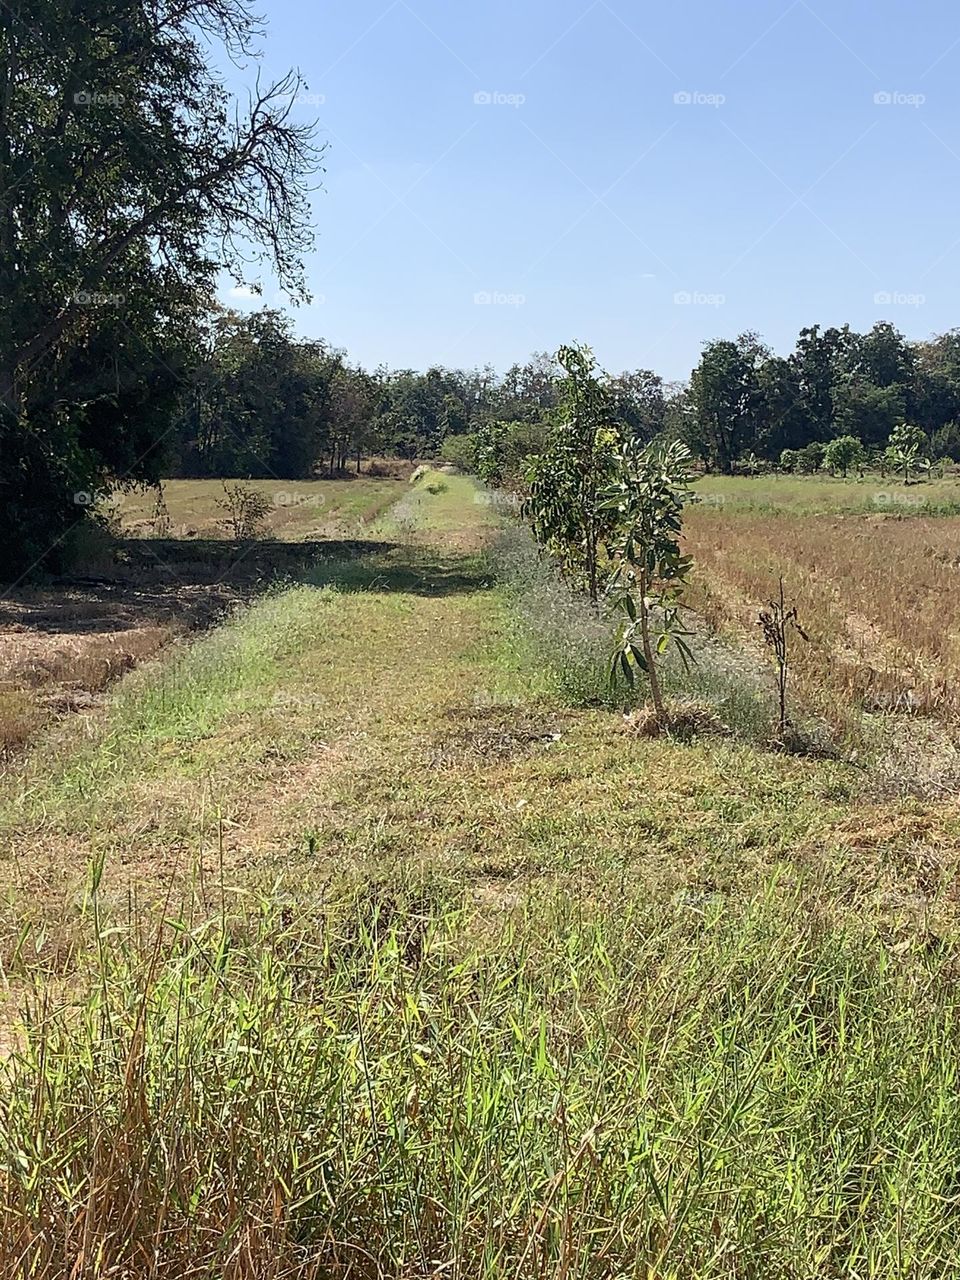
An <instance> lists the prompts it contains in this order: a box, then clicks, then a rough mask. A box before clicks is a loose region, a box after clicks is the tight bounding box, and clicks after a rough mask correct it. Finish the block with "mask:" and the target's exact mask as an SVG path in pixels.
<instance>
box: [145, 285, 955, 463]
mask: <svg viewBox="0 0 960 1280" xmlns="http://www.w3.org/2000/svg"><path fill="white" fill-rule="evenodd" d="M559 375H560V369H559V366H558V365H557V362H556V359H555V357H554V356H553V355H551V354H548V353H545V352H541V353H536V354H534V355H533V356H531V357H530V359H529V360H527V361H526V363H524V364H514V365H512V366H511V367H510V368H509V369H508V370H507V371H506V372H505V373H502V374H499V373H497V372H496V371H495V370H494V369H492V368H490V367H489V366H487V367H484V368H482V369H447V368H443V367H440V366H434V367H431V368H429V369H427V370H426V371H425V372H416V371H414V370H410V369H401V370H389V369H385V368H378V369H374V370H366V369H363V368H360V367H359V366H357V365H354V364H351V363H350V361H349V359H348V357H347V355H346V353H345V352H343V351H340V350H337V349H336V348H334V347H331V346H329V345H328V344H327V343H325V342H324V341H321V340H304V339H298V338H296V337H295V336H294V335H293V333H292V329H291V324H290V321H289V319H288V318H287V317H286V316H285V315H283V314H281V313H279V312H276V311H270V310H263V311H260V312H256V313H253V314H250V315H238V314H236V313H234V312H225V313H223V314H221V315H219V316H218V317H217V318H216V320H215V321H214V323H213V324H212V325H211V327H210V330H209V334H208V340H207V344H206V348H205V353H204V357H203V360H202V361H201V362H200V364H199V366H198V368H197V370H196V371H195V373H194V375H193V376H192V378H191V380H190V382H189V386H188V389H187V391H186V392H185V394H184V396H183V397H182V400H181V402H180V404H179V406H178V409H177V418H176V429H175V431H173V432H172V433H171V435H170V436H169V437H168V439H167V441H166V442H165V450H166V452H165V456H164V458H163V465H162V469H163V471H164V472H165V473H166V474H168V475H176V476H222V475H242V476H249V477H266V476H278V477H281V478H290V479H293V478H298V477H306V476H311V475H315V474H325V473H326V474H332V473H336V472H340V471H343V470H345V469H348V468H350V467H351V466H358V465H359V463H360V460H361V459H362V458H363V457H368V456H373V455H389V456H399V457H405V458H419V457H435V456H438V455H444V456H447V457H448V458H449V459H450V460H451V461H456V462H460V463H461V464H463V465H470V464H471V461H472V460H473V459H475V458H476V456H477V453H478V451H479V453H480V455H481V457H482V455H483V452H484V450H486V451H488V452H489V451H490V450H491V449H494V450H496V449H500V450H502V449H503V448H504V447H506V448H507V449H508V452H509V450H510V449H511V448H512V452H513V454H514V455H515V456H514V458H513V462H514V463H517V462H518V460H519V459H520V458H521V457H523V456H524V455H527V454H531V453H535V452H536V451H537V447H538V443H539V441H540V440H541V439H542V428H543V427H545V426H546V425H547V424H548V423H549V422H550V420H551V415H553V414H554V412H555V411H556V408H557V404H558V383H559ZM607 383H608V386H609V388H610V390H611V391H612V393H613V394H612V404H613V406H614V412H615V414H616V418H617V425H618V427H619V429H620V430H621V432H622V433H624V434H626V435H627V436H630V437H633V438H635V439H637V440H638V441H648V440H652V439H654V438H655V437H664V438H667V439H679V440H682V441H683V442H684V443H686V444H687V446H688V447H689V448H690V450H691V451H692V453H693V454H694V456H695V457H696V458H697V459H698V460H699V461H700V462H701V463H702V465H703V466H704V467H705V468H707V469H710V470H716V471H720V472H727V473H728V472H731V471H734V470H736V469H737V468H738V466H744V467H747V468H751V467H754V466H755V465H756V463H757V462H758V461H760V462H768V463H780V462H781V459H783V458H784V455H786V458H787V459H788V460H789V459H790V458H791V455H799V456H798V457H795V458H793V459H792V461H791V462H790V464H789V465H791V468H792V467H797V468H799V469H813V467H815V466H816V465H819V462H820V461H822V456H823V449H822V447H821V448H817V446H824V445H826V444H828V443H829V442H830V441H831V440H834V439H836V438H838V437H853V438H855V439H856V440H857V441H859V442H860V444H861V445H862V446H863V451H862V455H861V456H862V457H863V458H864V459H869V458H870V456H871V453H877V454H879V453H880V452H881V451H882V450H883V449H884V447H885V446H886V444H887V442H888V440H889V438H890V436H891V434H892V433H893V431H894V430H895V429H896V428H897V427H898V426H899V425H901V424H903V423H905V422H906V423H910V424H912V425H913V426H915V427H919V428H920V429H921V430H922V431H923V433H924V434H925V436H926V440H927V445H928V452H929V456H930V457H931V458H932V459H934V460H936V459H939V458H943V457H950V458H960V331H951V332H949V333H946V334H943V335H941V336H939V337H934V338H931V339H930V340H929V341H926V342H908V341H907V340H906V339H905V338H904V336H903V334H901V333H900V332H898V330H897V329H896V328H894V326H893V325H892V324H890V323H888V322H886V321H882V322H880V323H878V324H876V325H874V326H873V328H872V329H870V330H869V332H867V333H855V332H854V331H853V330H851V329H850V328H849V327H848V326H846V325H845V326H844V327H843V328H828V329H822V328H820V327H819V326H816V325H815V326H813V327H812V328H809V329H804V330H802V331H801V333H800V336H799V338H798V340H797V343H796V346H795V348H794V350H793V351H792V352H791V353H790V354H789V355H788V356H785V357H783V356H778V355H775V354H773V352H772V351H771V350H770V349H769V347H767V346H766V345H765V344H764V343H763V341H762V340H761V338H760V337H759V336H758V335H756V334H754V333H746V334H743V335H741V336H740V337H739V338H737V339H736V340H735V341H731V340H727V339H717V340H715V341H712V342H708V343H707V344H706V345H705V347H704V350H703V353H702V355H701V358H700V362H699V363H698V365H697V366H696V368H695V369H694V370H693V371H692V373H691V375H690V378H689V380H688V381H686V382H682V383H678V382H665V381H664V380H663V379H662V378H661V377H660V376H659V375H658V374H657V373H656V372H654V371H652V370H649V369H635V370H628V371H624V372H621V373H614V374H608V375H607ZM508 463H509V460H508Z"/></svg>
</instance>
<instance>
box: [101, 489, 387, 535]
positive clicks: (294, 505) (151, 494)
mask: <svg viewBox="0 0 960 1280" xmlns="http://www.w3.org/2000/svg"><path fill="white" fill-rule="evenodd" d="M226 483H227V484H228V485H233V484H237V483H242V484H244V485H246V486H248V487H249V488H251V489H256V490H258V491H259V492H261V493H265V494H266V495H267V496H268V497H269V499H270V504H271V505H270V511H269V514H268V516H267V519H266V522H265V526H264V530H265V533H266V535H267V536H268V537H273V538H283V539H287V540H299V539H304V538H308V539H309V538H317V537H325V536H326V537H328V536H332V535H335V534H339V535H348V534H356V533H358V532H359V531H361V530H366V528H367V527H368V526H369V525H370V524H371V523H373V522H374V521H375V520H376V519H377V518H378V516H380V515H381V514H382V512H383V511H384V510H385V509H386V508H387V507H388V506H389V505H390V504H391V503H393V502H395V501H396V500H397V499H398V498H399V497H401V496H402V494H403V493H404V491H405V489H406V481H405V480H402V479H395V478H394V479H392V478H377V477H372V476H367V475H361V476H357V477H354V478H351V479H347V480H270V479H266V480H243V481H236V480H228V481H226ZM163 493H164V501H165V503H166V507H167V511H168V513H169V517H170V521H171V523H172V526H173V528H172V533H173V536H175V537H188V536H189V537H192V536H200V537H207V538H209V537H213V536H217V535H218V534H219V535H220V536H223V537H226V536H228V534H227V531H226V530H225V528H223V521H224V519H225V514H226V513H225V512H224V511H223V510H222V509H221V508H220V507H218V505H217V503H218V502H219V501H220V500H221V499H223V497H224V493H223V482H222V481H220V480H166V481H164V485H163ZM155 506H156V492H155V491H154V490H152V489H148V490H145V491H143V492H139V491H137V490H134V491H132V492H130V493H122V494H119V495H118V496H117V498H116V499H115V505H114V508H113V509H114V510H115V512H116V517H117V519H118V521H119V525H120V528H121V529H122V530H123V531H124V532H129V533H136V534H139V535H140V536H144V537H150V536H153V535H154V534H155V532H156V529H155V528H154V525H153V517H154V511H155Z"/></svg>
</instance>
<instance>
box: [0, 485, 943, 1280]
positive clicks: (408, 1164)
mask: <svg viewBox="0 0 960 1280" xmlns="http://www.w3.org/2000/svg"><path fill="white" fill-rule="evenodd" d="M445 483H446V488H445V489H442V490H439V491H438V492H435V493H433V494H431V493H430V492H429V489H428V488H427V487H422V488H420V489H419V490H417V491H416V492H415V493H411V495H410V496H409V497H408V498H405V499H404V501H403V503H402V505H401V507H400V508H399V509H394V511H393V512H392V513H391V514H390V516H389V517H387V518H386V519H385V520H384V521H383V522H382V523H381V526H380V528H379V535H380V536H382V537H383V538H384V539H385V540H390V539H392V538H396V545H394V546H392V547H388V548H386V549H385V550H384V551H383V553H382V554H379V555H376V556H373V557H366V558H364V559H358V560H356V561H353V562H347V563H339V564H326V565H324V564H321V565H319V566H318V567H317V569H316V572H315V573H314V574H313V580H312V581H310V582H305V583H297V584H295V585H292V586H289V587H286V588H285V589H283V590H280V591H278V592H276V593H275V594H273V595H271V596H269V597H266V598H264V599H262V600H261V601H260V602H259V603H257V604H256V605H254V606H253V607H252V608H250V609H249V610H248V611H246V612H244V613H243V614H242V615H241V616H239V617H238V618H237V619H236V620H235V621H234V622H233V623H231V624H230V625H228V626H226V627H224V628H222V629H220V630H219V631H218V632H216V633H215V634H212V635H210V636H207V637H205V638H204V639H202V640H201V641H199V642H198V643H196V644H195V645H193V646H191V647H190V648H188V649H185V650H184V651H183V652H182V653H181V654H180V655H179V656H178V657H177V658H176V660H174V661H172V662H166V663H163V664H160V665H158V666H157V667H156V668H154V669H152V670H149V669H142V670H140V671H139V672H136V673H134V674H133V676H132V677H131V678H129V679H128V680H127V681H126V682H125V684H124V685H123V686H122V688H121V689H120V691H119V692H118V694H117V696H116V697H115V698H114V700H113V701H112V703H111V705H110V707H109V709H108V710H107V712H106V713H105V714H103V715H101V716H99V717H98V718H96V719H91V720H90V721H89V722H88V723H87V724H86V726H85V728H83V732H80V729H81V728H82V727H83V726H82V723H81V722H79V721H74V722H72V723H71V724H65V725H64V726H63V727H62V728H61V730H60V735H59V738H56V737H51V738H50V739H49V740H47V741H46V742H45V743H44V744H43V747H42V748H41V749H39V750H38V751H37V752H36V753H35V754H34V755H33V756H32V758H31V760H30V761H29V765H28V767H27V769H26V770H25V772H24V775H23V777H22V779H20V781H19V783H18V784H17V785H16V786H15V787H11V788H9V789H8V792H7V794H6V795H5V796H4V797H3V809H2V820H3V823H4V837H5V846H6V850H7V860H6V864H5V865H6V868H7V871H8V876H7V896H8V907H7V910H8V924H7V929H6V931H5V938H4V949H3V957H2V958H3V966H4V971H5V972H6V973H7V974H10V973H11V972H14V973H18V974H19V973H25V974H26V978H24V979H21V981H22V982H25V981H29V987H28V990H29V992H30V993H31V994H30V997H29V999H28V1001H27V1008H28V1010H29V1014H28V1016H27V1018H26V1019H25V1020H24V1024H23V1025H22V1026H21V1027H20V1029H19V1031H18V1032H17V1034H16V1036H15V1037H14V1038H13V1041H12V1043H13V1049H14V1052H12V1054H11V1056H10V1057H9V1060H8V1064H7V1065H8V1071H7V1077H6V1080H5V1081H4V1088H3V1091H2V1095H0V1096H2V1105H0V1147H2V1149H3V1150H6V1151H8V1152H12V1153H14V1158H13V1159H11V1160H10V1161H9V1162H8V1164H7V1165H6V1166H4V1167H2V1168H0V1193H2V1194H0V1272H3V1273H4V1274H5V1273H6V1271H7V1270H9V1272H10V1274H14V1268H15V1266H16V1267H19V1268H20V1272H22V1273H23V1274H30V1275H34V1276H39V1277H44V1278H46V1277H51V1278H52V1277H54V1276H57V1277H59V1276H62V1275H64V1274H72V1275H75V1276H77V1277H78V1278H80V1280H86V1278H87V1277H89V1278H90V1280H93V1277H95V1276H96V1277H100V1276H102V1275H105V1274H118V1275H120V1274H128V1275H137V1276H144V1277H156V1278H157V1280H173V1278H174V1277H177V1278H179V1277H183V1276H186V1275H198V1276H199V1275H205V1276H214V1275H216V1276H218V1277H219V1276H223V1277H229V1280H241V1277H243V1278H246V1277H254V1276H256V1277H257V1278H258V1280H260V1278H261V1277H275V1278H276V1280H280V1277H291V1278H292V1277H296V1278H297V1280H308V1278H310V1280H318V1278H319V1277H321V1276H323V1277H337V1278H340V1277H343V1278H344V1280H346V1277H348V1276H349V1277H351V1280H355V1278H357V1277H359V1278H360V1280H380V1278H381V1277H390V1278H391V1280H392V1278H396V1280H400V1277H404V1278H405V1280H407V1278H409V1277H424V1278H425V1277H427V1276H437V1275H444V1276H451V1277H453V1276H455V1277H459V1278H461V1280H467V1277H470V1278H471V1280H474V1278H476V1277H483V1278H484V1280H503V1277H517V1278H518V1280H520V1278H523V1280H526V1278H527V1277H531V1278H533V1277H538V1278H540V1277H543V1278H546V1277H549V1278H550V1280H561V1277H562V1278H563V1280H573V1278H574V1277H582V1278H583V1280H588V1278H589V1280H596V1278H598V1277H601V1278H603V1280H606V1278H607V1277H610V1278H611V1280H612V1278H613V1277H618V1278H619V1277H628V1276H629V1277H636V1280H651V1278H652V1277H656V1278H657V1280H686V1278H687V1277H694V1276H696V1277H698V1280H700V1278H705V1280H728V1278H729V1277H731V1276H738V1277H745V1278H747V1280H760V1278H761V1277H767V1276H772V1275H777V1276H783V1277H785V1278H786V1277H790V1278H793V1277H804V1278H806V1277H809V1278H810V1280H813V1278H814V1277H817V1278H818V1280H819V1277H823V1276H834V1275H835V1276H837V1277H839V1276H848V1275H858V1276H859V1275H862V1276H865V1277H866V1276H883V1277H900V1276H903V1277H907V1276H910V1277H919V1278H921V1280H926V1277H931V1278H932V1277H939V1276H943V1275H948V1274H953V1273H955V1271H956V1265H957V1262H958V1259H960V1254H958V1252H957V1245H956V1240H957V1233H956V1225H957V1223H956V1215H957V1213H958V1211H960V1210H958V1207H957V1206H958V1196H957V1186H956V1177H957V1175H956V1170H957V1168H960V1136H958V1135H960V1101H958V1098H960V1095H958V1092H957V1089H956V1081H957V1079H958V1078H960V1057H958V1051H957V1046H956V1034H955V1032H956V1027H957V1025H958V1024H960V996H958V994H957V985H956V981H955V977H956V972H957V965H958V963H960V948H958V946H957V941H956V939H957V933H956V925H955V915H954V912H955V903H956V893H955V891H954V885H955V883H956V875H955V871H956V849H957V844H958V841H957V817H956V812H955V811H954V810H948V809H946V808H940V809H933V808H932V807H930V806H922V805H917V804H907V803H904V804H900V805H894V806H878V805H874V806H863V805H857V804H855V803H852V802H851V796H852V791H853V788H854V787H855V785H856V771H855V770H852V769H850V768H849V767H848V766H842V765H838V764H836V763H832V762H823V761H810V760H799V759H793V758H788V757H782V756H775V755H770V754H767V753H763V752H758V751H757V750H755V749H754V748H752V747H749V746H746V745H744V744H740V743H737V742H736V741H734V740H728V739H715V740H709V741H708V740H703V741H701V742H698V743H695V744H693V745H681V744H679V743H671V742H665V741H650V740H644V739H637V738H635V737H631V736H630V735H628V734H627V733H625V732H624V729H623V727H622V724H621V723H620V718H619V717H618V716H616V715H613V714H611V713H610V712H608V711H601V710H584V709H580V710H574V709H573V708H570V707H568V706H565V705H563V703H562V702H561V701H560V700H559V699H558V698H557V697H556V696H555V694H554V693H553V692H552V689H551V684H550V681H549V679H547V678H546V677H545V675H544V672H543V671H542V670H541V668H540V666H539V664H537V663H536V662H534V661H532V655H531V653H530V651H529V646H528V645H527V644H526V642H525V641H523V640H522V639H521V638H519V637H518V636H517V634H516V630H515V626H514V622H513V619H512V617H511V613H510V610H509V609H508V607H507V601H506V597H505V596H504V594H503V593H502V592H501V590H500V589H499V588H498V587H497V586H496V585H495V584H493V583H492V582H491V579H490V572H489V569H490V566H489V562H488V561H487V560H486V559H485V558H484V554H483V552H484V548H485V545H486V544H487V543H488V541H489V539H490V537H491V535H492V534H493V532H494V531H495V520H494V518H493V516H492V514H491V512H490V510H489V509H488V508H487V507H485V506H483V505H481V504H478V503H476V502H474V501H473V490H472V488H471V486H470V485H469V484H468V482H467V481H465V480H460V479H457V478H446V479H445ZM435 487H436V486H435ZM401 534H402V537H401V536H400V535H401ZM101 865H102V877H101V878H99V880H98V879H97V877H96V876H94V878H93V883H94V885H95V893H93V894H92V895H91V894H90V893H85V891H84V885H85V884H86V885H88V886H89V885H90V883H91V876H90V867H91V866H94V867H99V866H101ZM151 904H159V905H161V907H162V918H163V921H164V923H163V924H162V925H161V924H160V923H159V921H160V919H161V916H160V915H158V914H157V913H155V912H153V911H151V910H150V909H149V908H150V906H151ZM25 920H26V922H27V923H26V925H25V924H24V921H25ZM31 921H33V924H34V927H33V928H31V927H30V922H31ZM44 974H46V975H47V977H46V979H45V977H44ZM58 974H59V975H61V976H60V977H59V978H58V977H57V976H56V975H58ZM51 976H52V977H53V980H52V981H51V980H50V979H51ZM24 1260H26V1262H25V1261H24ZM27 1263H28V1264H29V1265H27ZM5 1269H6V1270H5Z"/></svg>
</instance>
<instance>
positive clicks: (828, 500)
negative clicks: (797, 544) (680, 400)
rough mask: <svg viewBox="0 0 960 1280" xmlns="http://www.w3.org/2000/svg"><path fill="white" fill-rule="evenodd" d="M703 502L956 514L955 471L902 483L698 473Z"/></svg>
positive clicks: (818, 511) (959, 482)
mask: <svg viewBox="0 0 960 1280" xmlns="http://www.w3.org/2000/svg"><path fill="white" fill-rule="evenodd" d="M695 490H696V493H697V494H698V496H699V498H700V501H701V502H702V503H703V505H704V506H705V507H712V508H717V509H720V510H722V511H724V512H727V513H730V512H734V513H737V512H754V513H757V514H763V513H768V512H771V511H789V512H792V513H793V514H795V515H842V514H853V513H857V514H861V515H877V514H884V513H891V514H894V515H960V475H956V474H951V475H948V476H945V477H943V478H942V479H937V478H933V479H930V480H924V481H923V482H911V483H910V484H909V485H906V484H904V483H903V481H902V479H897V477H895V476H888V477H887V478H886V479H881V478H880V477H879V476H876V475H869V476H866V477H865V478H864V479H862V480H861V479H857V478H853V477H851V478H848V479H846V480H844V479H841V478H840V477H834V476H826V475H817V476H790V475H778V474H776V473H772V474H770V475H764V476H704V477H703V478H702V479H700V480H698V481H697V483H696V485H695Z"/></svg>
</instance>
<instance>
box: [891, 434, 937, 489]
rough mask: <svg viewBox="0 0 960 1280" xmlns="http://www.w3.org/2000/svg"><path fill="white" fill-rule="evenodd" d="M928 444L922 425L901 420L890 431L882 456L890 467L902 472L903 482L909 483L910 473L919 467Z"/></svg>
mask: <svg viewBox="0 0 960 1280" xmlns="http://www.w3.org/2000/svg"><path fill="white" fill-rule="evenodd" d="M928 445H929V442H928V440H927V434H926V432H925V431H924V430H923V429H922V427H915V426H913V425H911V424H910V423H909V422H901V424H900V425H899V426H898V427H894V429H893V431H892V432H891V433H890V441H889V444H888V445H887V449H886V453H885V455H884V456H885V459H886V461H887V463H888V465H889V466H890V467H891V468H892V469H894V470H897V471H902V472H903V481H904V484H909V483H910V476H911V474H912V473H913V472H914V471H919V470H920V469H921V465H922V459H923V458H924V457H925V455H926V452H927V448H928Z"/></svg>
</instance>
